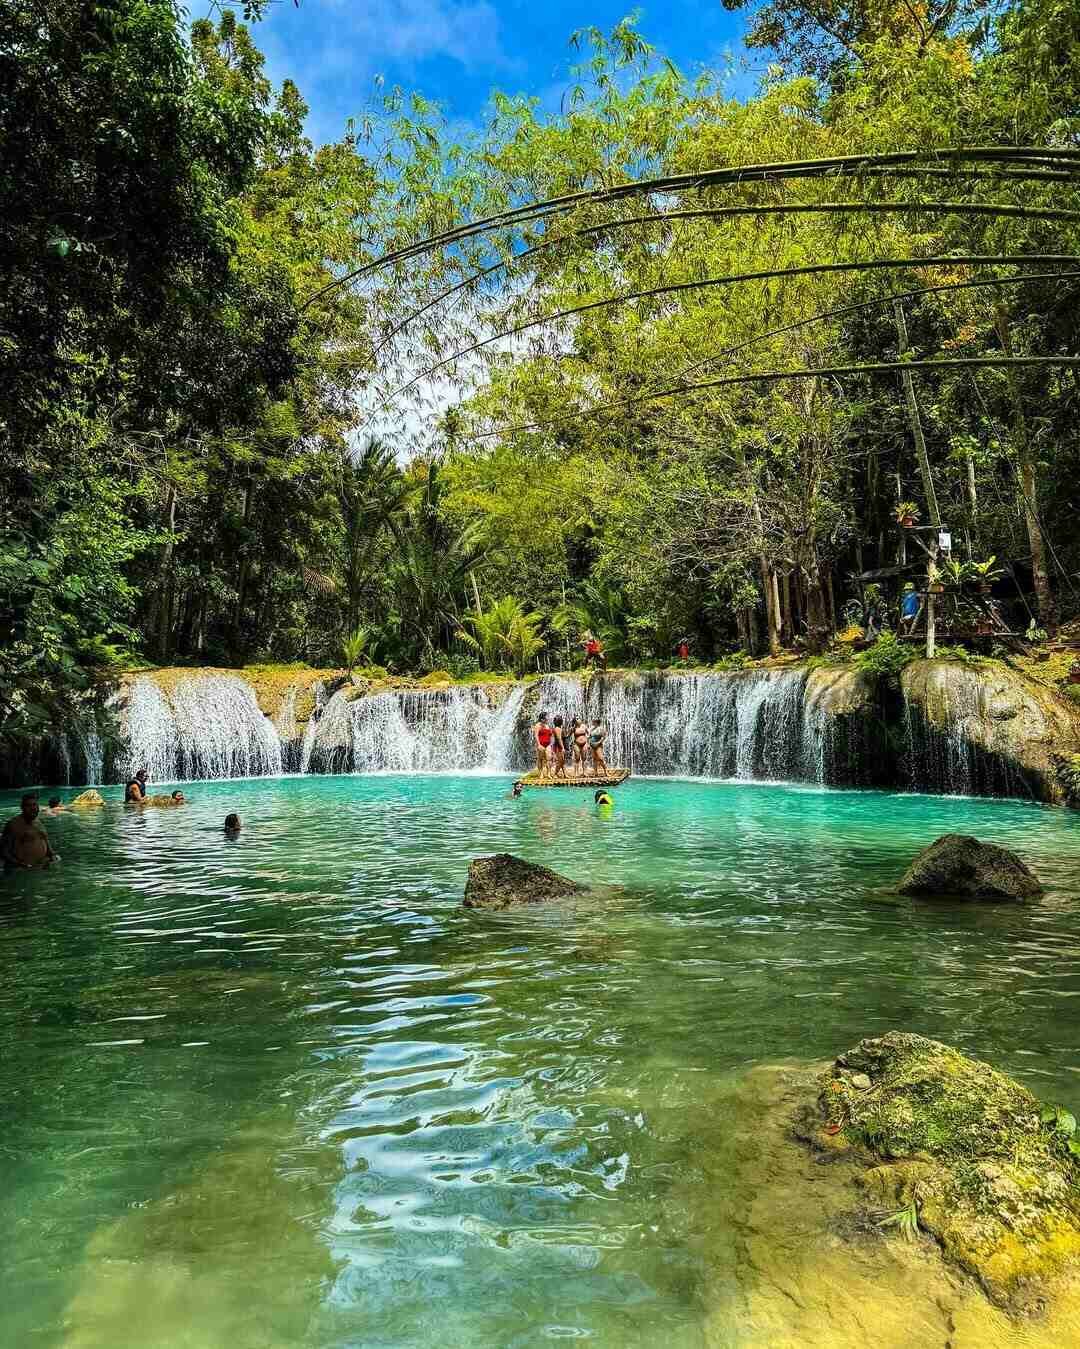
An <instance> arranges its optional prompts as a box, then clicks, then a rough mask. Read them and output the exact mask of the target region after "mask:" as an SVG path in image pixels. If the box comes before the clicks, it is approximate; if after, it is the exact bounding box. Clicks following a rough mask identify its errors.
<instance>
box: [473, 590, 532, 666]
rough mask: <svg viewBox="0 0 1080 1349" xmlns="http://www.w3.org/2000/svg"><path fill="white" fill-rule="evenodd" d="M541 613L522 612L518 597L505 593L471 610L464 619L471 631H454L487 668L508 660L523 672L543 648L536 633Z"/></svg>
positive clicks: (504, 663)
mask: <svg viewBox="0 0 1080 1349" xmlns="http://www.w3.org/2000/svg"><path fill="white" fill-rule="evenodd" d="M542 621H543V616H542V615H541V614H539V613H536V612H533V613H526V612H525V608H524V606H523V605H522V604H521V602H520V601H519V600H516V599H514V598H513V597H512V596H510V595H507V596H506V597H505V598H504V599H501V600H499V601H498V602H497V603H496V604H493V605H492V606H491V608H490V609H487V610H483V611H480V610H475V609H474V610H471V611H470V612H469V613H467V614H466V615H465V622H466V623H467V624H468V625H469V627H471V628H472V632H471V633H469V632H464V631H461V632H459V633H458V634H457V635H458V637H460V638H461V640H462V641H463V642H465V643H466V644H467V645H468V646H471V647H473V648H474V649H475V650H477V651H479V652H480V660H481V662H482V664H483V666H484V668H485V669H487V670H497V669H504V668H505V667H506V666H507V665H508V664H509V665H510V666H511V667H512V668H513V670H514V672H515V673H516V674H519V675H522V674H524V673H525V671H526V669H527V667H528V665H529V662H530V661H531V660H532V658H533V657H534V656H535V655H537V654H538V653H539V652H541V651H542V650H543V649H544V639H543V638H542V637H541V636H540V634H539V631H538V629H539V626H540V624H541V622H542Z"/></svg>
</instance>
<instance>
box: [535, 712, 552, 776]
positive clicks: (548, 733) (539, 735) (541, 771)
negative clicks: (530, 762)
mask: <svg viewBox="0 0 1080 1349" xmlns="http://www.w3.org/2000/svg"><path fill="white" fill-rule="evenodd" d="M554 739H555V733H554V731H552V729H551V727H550V726H549V725H548V714H547V713H546V712H538V713H537V714H536V725H535V726H534V727H533V744H534V745H535V746H536V772H537V775H538V776H539V777H546V776H547V766H548V754H549V753H550V750H551V742H552V741H553V740H554Z"/></svg>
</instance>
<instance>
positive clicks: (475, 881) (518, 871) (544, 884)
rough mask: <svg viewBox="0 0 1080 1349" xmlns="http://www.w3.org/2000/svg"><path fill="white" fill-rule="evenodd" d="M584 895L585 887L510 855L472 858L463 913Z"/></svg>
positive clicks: (498, 854)
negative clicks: (465, 910)
mask: <svg viewBox="0 0 1080 1349" xmlns="http://www.w3.org/2000/svg"><path fill="white" fill-rule="evenodd" d="M584 893H585V887H584V886H582V885H578V884H577V882H576V881H571V880H568V879H567V878H566V877H565V876H560V875H559V873H558V872H557V871H549V870H548V869H547V867H541V866H537V865H536V864H535V863H534V862H526V861H525V860H524V859H523V858H521V857H515V856H514V855H513V853H508V852H503V853H496V854H495V855H494V856H493V857H475V858H473V860H472V861H471V862H470V863H469V879H468V880H467V881H466V883H465V907H466V908H467V909H508V908H510V907H511V906H512V905H515V904H539V903H542V902H543V901H544V900H547V899H564V898H566V897H567V896H568V895H580V894H584Z"/></svg>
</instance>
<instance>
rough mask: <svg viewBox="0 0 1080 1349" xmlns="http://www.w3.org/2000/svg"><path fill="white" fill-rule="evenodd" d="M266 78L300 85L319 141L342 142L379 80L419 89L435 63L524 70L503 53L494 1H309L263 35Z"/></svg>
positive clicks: (289, 8)
mask: <svg viewBox="0 0 1080 1349" xmlns="http://www.w3.org/2000/svg"><path fill="white" fill-rule="evenodd" d="M256 40H257V41H258V43H259V46H260V47H261V48H262V50H263V51H264V52H265V54H266V58H267V71H268V74H269V75H270V77H271V79H272V80H273V81H274V82H275V83H276V84H280V82H281V80H282V79H284V78H286V77H287V78H289V79H291V80H293V81H294V82H295V83H296V84H297V86H298V87H299V89H300V93H301V94H302V95H303V97H304V99H305V100H306V101H307V102H308V103H309V104H310V106H311V110H312V115H311V119H310V122H309V126H308V133H309V135H311V136H312V138H313V139H314V140H316V141H326V140H334V139H336V138H337V137H338V136H339V135H340V134H341V131H342V128H343V126H344V123H345V119H346V118H347V117H357V118H358V117H359V116H360V115H361V114H362V112H363V111H364V109H365V108H366V106H367V105H368V103H369V101H370V98H371V95H372V91H373V81H374V79H375V76H376V75H380V74H383V75H385V76H386V82H387V85H393V84H395V83H402V84H413V82H414V81H419V82H421V83H422V80H420V79H419V77H420V75H421V73H422V72H421V67H422V66H423V65H424V64H425V63H426V62H430V61H437V60H444V61H452V62H455V63H456V64H457V65H459V66H460V67H461V68H462V69H463V70H464V71H466V72H470V73H472V72H475V71H483V72H485V73H486V72H491V73H493V74H494V73H497V72H500V71H504V72H505V71H510V70H515V69H517V68H518V63H517V62H516V61H514V60H513V59H512V58H511V57H510V56H509V55H508V54H507V52H506V51H505V49H504V47H503V45H502V33H501V29H500V23H499V16H498V12H497V10H496V8H495V6H494V5H493V4H492V3H490V0H304V3H303V4H302V5H301V6H300V7H299V8H296V7H294V6H293V5H280V6H275V7H273V8H272V9H271V10H270V11H269V14H268V17H267V19H266V21H265V22H264V23H263V24H261V25H260V26H259V28H258V29H257V31H256Z"/></svg>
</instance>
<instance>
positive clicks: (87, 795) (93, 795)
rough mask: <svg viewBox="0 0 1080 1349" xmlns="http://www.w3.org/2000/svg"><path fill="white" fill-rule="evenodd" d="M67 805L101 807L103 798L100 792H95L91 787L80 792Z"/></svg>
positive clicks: (103, 802)
mask: <svg viewBox="0 0 1080 1349" xmlns="http://www.w3.org/2000/svg"><path fill="white" fill-rule="evenodd" d="M69 804H70V805H72V806H103V805H104V804H105V798H104V797H103V796H102V795H101V793H100V792H96V791H95V790H94V789H93V787H90V788H88V789H87V790H86V791H85V792H80V793H79V795H78V796H76V797H74V798H73V799H72V800H71V801H70V802H69Z"/></svg>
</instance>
